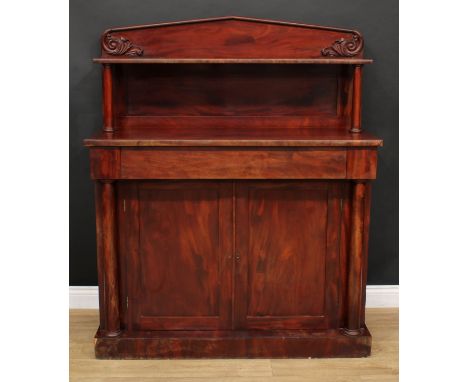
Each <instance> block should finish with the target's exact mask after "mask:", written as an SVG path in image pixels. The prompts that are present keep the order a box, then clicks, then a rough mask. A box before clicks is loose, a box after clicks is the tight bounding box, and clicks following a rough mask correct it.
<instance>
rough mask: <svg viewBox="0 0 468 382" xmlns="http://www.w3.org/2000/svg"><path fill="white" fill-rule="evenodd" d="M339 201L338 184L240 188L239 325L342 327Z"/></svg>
mask: <svg viewBox="0 0 468 382" xmlns="http://www.w3.org/2000/svg"><path fill="white" fill-rule="evenodd" d="M341 196H342V186H341V184H339V183H333V182H329V183H327V182H313V181H310V182H239V183H237V184H236V209H235V211H236V218H235V220H236V225H235V227H236V228H235V230H236V241H235V242H236V248H235V252H236V261H235V263H236V268H235V269H236V270H235V272H236V274H235V279H236V287H235V288H236V291H235V297H234V298H235V302H234V305H235V322H234V325H235V327H237V328H244V329H325V328H333V327H336V326H337V325H338V324H337V323H338V287H339V234H340V232H339V231H340V219H341V204H342V203H341Z"/></svg>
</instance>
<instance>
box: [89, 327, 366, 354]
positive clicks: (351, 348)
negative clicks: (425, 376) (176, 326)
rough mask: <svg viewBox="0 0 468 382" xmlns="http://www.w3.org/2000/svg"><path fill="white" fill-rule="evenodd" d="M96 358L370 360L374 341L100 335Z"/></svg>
mask: <svg viewBox="0 0 468 382" xmlns="http://www.w3.org/2000/svg"><path fill="white" fill-rule="evenodd" d="M95 340H96V345H95V354H96V358H103V359H145V358H163V359H164V358H169V359H173V358H309V357H311V358H319V357H325V358H334V357H339V358H347V357H367V356H369V355H370V352H371V343H372V337H371V335H370V333H369V331H368V329H367V327H364V328H363V333H362V334H361V335H359V336H347V335H343V333H342V332H341V331H339V330H323V331H307V330H275V331H269V330H229V331H208V330H201V331H193V330H192V331H182V330H174V331H163V330H158V331H151V332H148V331H145V332H132V333H128V332H126V333H122V335H121V336H119V337H114V338H112V337H107V336H105V335H103V334H102V333H101V332H100V331H98V332H97V333H96V338H95Z"/></svg>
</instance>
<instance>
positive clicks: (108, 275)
mask: <svg viewBox="0 0 468 382" xmlns="http://www.w3.org/2000/svg"><path fill="white" fill-rule="evenodd" d="M96 213H97V216H96V223H97V238H98V272H99V288H100V293H99V298H100V299H101V301H99V305H100V313H101V317H100V324H101V330H102V331H103V333H105V334H106V335H108V336H116V335H118V334H119V333H120V315H119V285H118V273H117V272H118V269H117V231H116V229H117V224H116V217H117V216H116V200H115V183H114V181H111V180H102V181H98V182H97V183H96Z"/></svg>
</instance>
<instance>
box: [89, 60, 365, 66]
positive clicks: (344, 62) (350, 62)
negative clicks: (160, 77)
mask: <svg viewBox="0 0 468 382" xmlns="http://www.w3.org/2000/svg"><path fill="white" fill-rule="evenodd" d="M93 62H95V63H98V64H315V65H319V64H320V65H364V64H372V63H373V60H371V59H369V58H298V59H295V58H251V59H249V58H94V59H93Z"/></svg>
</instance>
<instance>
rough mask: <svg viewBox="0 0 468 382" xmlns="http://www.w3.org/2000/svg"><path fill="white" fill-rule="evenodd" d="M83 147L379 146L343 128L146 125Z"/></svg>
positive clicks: (102, 135)
mask: <svg viewBox="0 0 468 382" xmlns="http://www.w3.org/2000/svg"><path fill="white" fill-rule="evenodd" d="M84 143H85V145H86V146H101V147H102V146H110V147H112V146H129V147H136V146H138V147H139V146H145V147H148V146H234V147H237V146H279V147H284V146H307V147H324V146H332V147H379V146H382V140H381V139H377V138H375V137H374V136H372V135H371V134H368V133H365V132H363V133H360V134H351V133H349V132H347V131H346V130H345V129H317V128H300V129H295V128H294V129H293V128H289V129H288V128H267V127H263V128H256V129H242V128H240V129H239V128H238V129H233V128H223V127H218V128H203V129H194V128H184V127H179V128H155V127H150V126H148V127H147V128H138V129H126V130H120V131H119V130H118V131H116V132H115V133H112V134H109V133H100V134H98V135H96V136H94V137H93V138H90V139H85V141H84Z"/></svg>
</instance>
